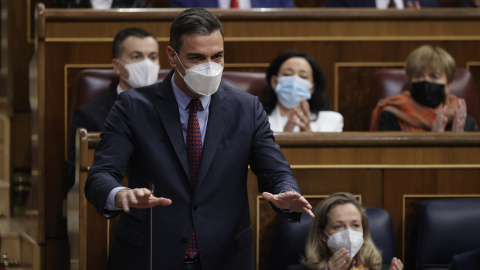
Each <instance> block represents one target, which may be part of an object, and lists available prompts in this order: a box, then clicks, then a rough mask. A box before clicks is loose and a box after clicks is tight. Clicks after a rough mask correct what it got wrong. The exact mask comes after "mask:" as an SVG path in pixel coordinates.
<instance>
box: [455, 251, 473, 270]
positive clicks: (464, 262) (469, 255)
mask: <svg viewBox="0 0 480 270" xmlns="http://www.w3.org/2000/svg"><path fill="white" fill-rule="evenodd" d="M470 269H480V248H479V249H476V250H472V251H469V252H465V253H462V254H458V255H455V256H453V259H452V262H451V263H450V270H470Z"/></svg>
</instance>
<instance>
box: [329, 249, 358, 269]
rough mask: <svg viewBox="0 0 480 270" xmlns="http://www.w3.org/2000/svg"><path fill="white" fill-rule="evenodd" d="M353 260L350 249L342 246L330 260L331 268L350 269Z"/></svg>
mask: <svg viewBox="0 0 480 270" xmlns="http://www.w3.org/2000/svg"><path fill="white" fill-rule="evenodd" d="M350 264H352V261H351V260H349V257H348V250H346V249H344V248H342V249H340V250H339V251H337V252H335V254H333V256H332V258H330V260H328V269H329V270H348V269H349V268H350Z"/></svg>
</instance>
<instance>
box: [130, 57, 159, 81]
mask: <svg viewBox="0 0 480 270" xmlns="http://www.w3.org/2000/svg"><path fill="white" fill-rule="evenodd" d="M123 65H124V66H125V69H126V70H127V71H128V79H126V78H125V77H123V76H122V79H124V80H125V81H126V82H127V83H128V84H129V85H130V86H131V87H133V88H137V87H142V86H146V85H150V84H153V83H155V82H156V81H157V80H158V71H159V70H160V66H159V65H157V64H155V63H154V62H152V60H150V59H148V58H146V59H145V60H143V61H140V62H137V63H131V64H123Z"/></svg>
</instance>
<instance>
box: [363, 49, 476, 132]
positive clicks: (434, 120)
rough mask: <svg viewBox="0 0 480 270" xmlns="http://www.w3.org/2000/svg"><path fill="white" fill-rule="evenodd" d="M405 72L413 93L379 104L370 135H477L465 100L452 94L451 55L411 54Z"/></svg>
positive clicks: (421, 51)
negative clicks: (375, 132)
mask: <svg viewBox="0 0 480 270" xmlns="http://www.w3.org/2000/svg"><path fill="white" fill-rule="evenodd" d="M405 70H406V72H407V75H408V78H409V79H410V84H411V87H410V90H409V91H405V92H403V93H401V94H399V95H396V96H393V97H389V98H385V99H383V100H380V101H379V103H378V105H377V107H376V108H375V109H374V111H373V116H372V121H371V125H370V130H371V131H412V132H417V131H435V132H443V131H454V132H463V131H475V125H476V122H475V119H473V118H472V117H471V116H469V115H468V114H467V105H466V103H465V100H464V99H463V98H457V97H456V96H454V95H452V94H450V88H451V86H452V82H453V79H454V77H455V60H454V59H453V58H452V56H451V55H450V54H449V53H448V52H446V51H445V50H444V49H442V48H440V47H432V46H429V45H424V46H421V47H419V48H417V49H415V50H414V51H413V52H412V53H410V55H409V56H408V58H407V61H406V65H405Z"/></svg>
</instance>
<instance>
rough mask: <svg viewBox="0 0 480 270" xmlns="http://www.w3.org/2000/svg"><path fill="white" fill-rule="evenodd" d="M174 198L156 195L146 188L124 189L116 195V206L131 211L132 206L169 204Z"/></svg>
mask: <svg viewBox="0 0 480 270" xmlns="http://www.w3.org/2000/svg"><path fill="white" fill-rule="evenodd" d="M170 204H172V200H170V199H168V198H163V197H155V196H154V195H153V194H152V193H151V192H150V190H148V189H146V188H135V189H122V190H120V191H118V192H117V194H116V195H115V206H117V207H119V208H123V211H125V212H127V213H128V212H130V207H135V208H150V207H154V206H157V205H161V206H167V205H170Z"/></svg>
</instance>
